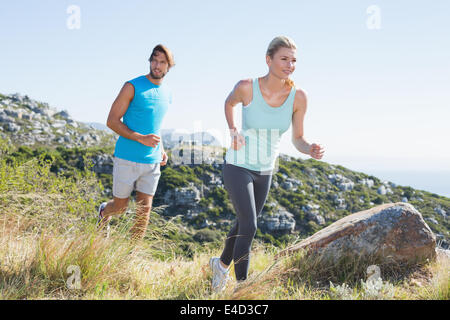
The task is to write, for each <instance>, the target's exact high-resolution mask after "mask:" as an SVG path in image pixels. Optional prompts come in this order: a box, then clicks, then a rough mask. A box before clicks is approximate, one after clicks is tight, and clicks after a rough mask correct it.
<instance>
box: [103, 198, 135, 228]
mask: <svg viewBox="0 0 450 320" xmlns="http://www.w3.org/2000/svg"><path fill="white" fill-rule="evenodd" d="M128 199H129V198H117V197H113V199H112V200H110V201H109V202H108V203H107V204H106V206H105V208H104V209H103V212H102V216H103V219H102V221H101V222H100V224H99V229H102V228H103V227H104V226H105V225H107V224H108V223H109V221H110V220H111V217H112V216H113V215H117V214H122V213H124V212H125V211H126V210H127V208H128Z"/></svg>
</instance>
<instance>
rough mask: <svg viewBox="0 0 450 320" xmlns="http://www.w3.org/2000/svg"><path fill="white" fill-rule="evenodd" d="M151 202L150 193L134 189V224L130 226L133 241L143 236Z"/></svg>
mask: <svg viewBox="0 0 450 320" xmlns="http://www.w3.org/2000/svg"><path fill="white" fill-rule="evenodd" d="M152 203H153V196H152V195H149V194H146V193H143V192H140V191H136V218H135V222H134V225H133V227H132V228H131V238H132V239H133V240H135V241H136V240H141V239H143V238H144V235H145V231H146V230H147V225H148V220H149V218H150V211H151V209H152Z"/></svg>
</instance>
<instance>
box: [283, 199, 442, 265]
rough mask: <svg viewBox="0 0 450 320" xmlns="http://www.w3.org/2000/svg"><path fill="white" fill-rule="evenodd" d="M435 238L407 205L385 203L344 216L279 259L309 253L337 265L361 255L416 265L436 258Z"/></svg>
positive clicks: (420, 218) (419, 216)
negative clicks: (296, 252) (346, 257)
mask: <svg viewBox="0 0 450 320" xmlns="http://www.w3.org/2000/svg"><path fill="white" fill-rule="evenodd" d="M435 247H436V237H435V235H434V234H433V232H432V231H431V229H430V228H429V227H428V225H427V224H426V223H425V221H424V220H423V218H422V215H421V214H420V212H419V211H417V210H416V209H415V208H414V207H413V206H412V205H411V204H408V203H402V202H397V203H388V204H382V205H379V206H376V207H374V208H371V209H369V210H364V211H360V212H357V213H354V214H351V215H349V216H346V217H344V218H342V219H340V220H338V221H336V222H335V223H333V224H331V225H330V226H328V227H326V228H324V229H322V230H320V231H319V232H317V233H315V234H313V235H312V236H311V237H309V238H307V239H304V240H303V241H301V242H300V243H298V244H296V245H294V246H292V247H289V248H287V249H285V250H283V251H282V252H281V253H280V254H279V255H283V254H288V253H292V252H295V251H297V250H300V249H309V250H310V252H312V253H319V254H323V257H326V258H330V259H331V260H332V261H337V260H338V259H339V258H341V257H343V256H348V255H350V256H354V257H355V259H359V257H360V256H361V255H362V254H364V255H365V256H366V257H367V256H377V257H381V258H382V259H383V260H385V261H386V262H392V261H396V262H417V261H418V260H423V259H426V258H432V259H433V258H435V256H436V251H435Z"/></svg>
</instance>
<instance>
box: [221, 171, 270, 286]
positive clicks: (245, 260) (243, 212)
mask: <svg viewBox="0 0 450 320" xmlns="http://www.w3.org/2000/svg"><path fill="white" fill-rule="evenodd" d="M270 182H271V175H260V174H258V173H255V172H253V171H250V170H247V169H245V168H240V167H236V166H233V165H225V166H224V185H225V188H226V189H227V191H228V193H229V194H230V198H231V200H232V202H233V205H234V208H235V211H236V223H235V225H234V227H233V228H232V229H231V231H230V233H229V235H228V238H227V241H226V243H225V249H224V252H223V253H222V256H221V261H222V262H223V263H224V264H226V265H228V264H230V263H231V257H232V258H233V260H234V268H235V273H236V279H237V280H245V279H247V274H248V267H249V255H250V248H251V245H252V242H253V238H254V236H255V234H256V228H257V222H256V217H257V215H258V214H259V213H260V212H261V211H262V208H263V206H264V203H265V201H266V198H267V195H268V192H269V188H270Z"/></svg>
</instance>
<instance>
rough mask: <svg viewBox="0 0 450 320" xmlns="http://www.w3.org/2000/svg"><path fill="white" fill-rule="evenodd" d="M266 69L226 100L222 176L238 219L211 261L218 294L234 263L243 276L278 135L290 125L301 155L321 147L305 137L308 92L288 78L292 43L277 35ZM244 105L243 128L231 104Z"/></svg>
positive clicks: (292, 63) (293, 50)
mask: <svg viewBox="0 0 450 320" xmlns="http://www.w3.org/2000/svg"><path fill="white" fill-rule="evenodd" d="M266 62H267V65H268V67H269V72H268V73H267V74H266V75H265V76H264V77H262V78H257V79H254V80H252V79H248V80H241V81H239V82H238V83H237V84H236V86H235V87H234V89H233V91H232V92H231V93H230V95H229V96H228V97H227V99H226V101H225V117H226V120H227V122H228V127H229V128H230V134H231V137H232V144H231V147H230V148H229V149H228V151H227V153H226V156H225V164H224V166H223V180H224V185H225V189H226V190H227V191H228V194H229V195H230V198H231V200H232V203H233V206H234V208H235V211H236V222H235V225H234V226H233V228H232V229H231V231H230V232H229V234H228V237H227V239H226V241H225V248H224V250H223V252H222V255H221V256H220V258H219V257H213V258H211V259H210V266H211V268H212V271H213V279H212V288H213V290H214V291H216V292H219V291H222V290H223V289H224V288H225V285H226V282H227V281H228V279H229V276H228V268H229V265H230V264H231V261H234V268H235V274H236V280H237V281H238V282H241V281H244V280H246V279H247V274H248V268H249V255H250V247H251V244H252V241H253V238H254V236H255V234H256V227H257V223H256V217H257V215H258V214H259V213H260V212H261V210H262V208H263V206H264V203H265V201H266V198H267V195H268V193H269V188H270V184H271V181H272V174H273V169H274V168H275V163H276V160H277V157H278V154H279V141H280V138H281V135H282V134H283V133H284V132H285V131H287V130H288V129H289V126H290V124H291V123H292V143H293V144H294V146H295V148H296V149H297V150H299V151H300V152H302V153H305V154H308V155H310V156H311V157H313V158H314V159H321V158H322V156H323V153H324V149H323V148H322V146H321V145H318V144H315V143H313V144H309V143H308V142H306V141H305V139H304V138H303V119H304V116H305V112H306V104H307V100H306V94H305V92H304V91H303V90H301V89H297V88H295V85H294V83H293V81H292V80H291V79H289V76H290V75H291V74H292V73H293V72H294V70H295V63H296V45H295V43H294V42H293V41H292V40H291V39H290V38H288V37H285V36H280V37H276V38H275V39H273V40H272V42H271V43H270V44H269V47H268V49H267V52H266ZM239 103H242V131H241V132H240V133H239V132H238V130H237V129H236V127H235V123H234V118H233V107H234V106H236V105H237V104H239Z"/></svg>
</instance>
